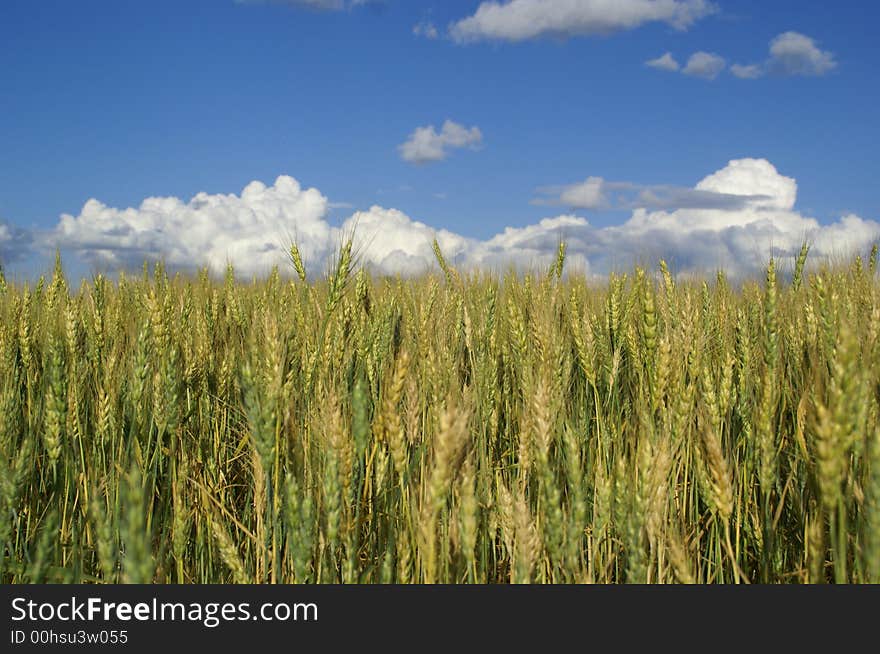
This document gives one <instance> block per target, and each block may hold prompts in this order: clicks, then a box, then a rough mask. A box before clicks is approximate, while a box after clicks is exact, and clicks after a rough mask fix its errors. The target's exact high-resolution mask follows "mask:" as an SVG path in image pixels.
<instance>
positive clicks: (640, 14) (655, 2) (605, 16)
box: [449, 0, 717, 43]
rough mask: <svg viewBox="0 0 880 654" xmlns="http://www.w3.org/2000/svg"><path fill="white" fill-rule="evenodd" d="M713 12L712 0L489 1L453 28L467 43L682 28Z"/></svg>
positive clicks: (455, 37)
mask: <svg viewBox="0 0 880 654" xmlns="http://www.w3.org/2000/svg"><path fill="white" fill-rule="evenodd" d="M715 11H717V8H716V6H715V5H714V4H713V3H712V2H709V1H708V0H615V1H614V2H610V1H609V0H563V1H561V2H552V3H550V2H546V0H508V1H507V2H497V1H489V2H482V3H481V4H480V6H479V7H478V8H477V11H476V12H475V13H474V14H473V15H472V16H468V17H467V18H464V19H462V20H459V21H458V22H456V23H453V24H452V25H451V26H450V30H449V32H450V35H451V37H452V39H453V40H454V41H457V42H459V43H466V42H472V41H483V40H490V41H525V40H528V39H535V38H542V37H556V38H568V37H573V36H592V35H604V34H612V33H614V32H620V31H623V30H631V29H635V28H637V27H640V26H641V25H645V24H647V23H656V22H661V23H666V24H668V25H671V26H672V27H674V28H676V29H680V30H684V29H687V28H688V27H690V26H691V25H693V24H694V23H695V22H697V21H698V20H700V19H701V18H704V17H705V16H708V15H710V14H712V13H714V12H715Z"/></svg>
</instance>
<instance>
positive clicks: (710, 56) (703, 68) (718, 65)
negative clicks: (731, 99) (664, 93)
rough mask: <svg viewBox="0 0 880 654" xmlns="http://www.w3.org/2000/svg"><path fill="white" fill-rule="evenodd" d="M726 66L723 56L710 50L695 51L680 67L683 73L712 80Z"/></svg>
mask: <svg viewBox="0 0 880 654" xmlns="http://www.w3.org/2000/svg"><path fill="white" fill-rule="evenodd" d="M726 67H727V62H726V61H725V60H724V57H721V56H719V55H717V54H715V53H712V52H695V53H694V54H692V55H691V56H690V59H688V62H687V64H686V65H685V67H684V68H682V69H681V72H682V73H684V74H685V75H692V76H694V77H701V78H703V79H708V80H713V79H715V78H716V77H718V76H719V75H720V74H721V73H722V72H723V71H724V69H725V68H726Z"/></svg>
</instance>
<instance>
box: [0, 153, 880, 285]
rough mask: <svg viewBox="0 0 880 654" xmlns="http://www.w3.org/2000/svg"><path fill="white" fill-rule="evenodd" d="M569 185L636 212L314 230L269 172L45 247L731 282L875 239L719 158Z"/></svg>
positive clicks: (398, 215)
mask: <svg viewBox="0 0 880 654" xmlns="http://www.w3.org/2000/svg"><path fill="white" fill-rule="evenodd" d="M574 186H575V187H576V188H579V189H580V191H582V192H583V193H582V195H573V196H571V197H570V199H574V200H576V201H580V202H581V204H591V205H596V204H600V203H601V201H602V199H603V198H604V199H605V201H610V200H611V199H613V198H611V197H610V196H611V195H612V192H620V191H623V192H625V193H627V194H629V195H628V197H630V198H631V199H630V200H628V201H631V202H633V203H634V206H636V208H635V209H633V210H632V213H631V215H630V217H629V218H628V219H627V220H626V221H625V222H624V223H622V224H619V225H613V226H606V227H597V226H594V225H592V224H591V223H590V222H589V221H588V220H587V219H586V218H584V217H581V216H577V215H573V214H570V213H567V214H563V215H560V216H556V217H552V218H546V219H544V220H541V221H540V222H538V223H535V224H532V225H527V226H525V227H508V228H506V229H505V230H503V231H502V232H500V233H499V234H497V235H495V236H493V237H492V238H489V239H487V240H478V239H473V238H468V237H466V236H463V235H461V234H456V233H454V232H451V231H447V230H442V229H440V230H438V229H435V228H433V227H431V226H429V225H427V224H425V223H422V222H419V221H417V220H413V219H412V218H411V217H409V216H407V215H406V214H405V213H403V212H401V211H399V210H396V209H390V208H385V207H380V206H374V207H371V208H370V209H369V210H367V211H359V212H356V213H354V214H353V215H352V216H351V217H350V218H348V219H347V220H346V221H345V222H344V223H343V224H342V225H341V226H340V227H334V226H331V225H330V223H329V222H328V221H327V215H328V210H329V209H328V201H327V198H325V197H324V196H323V195H322V194H321V193H320V192H319V191H318V190H317V189H314V188H309V189H304V188H303V187H301V186H300V184H299V183H298V182H297V181H296V180H294V179H292V178H290V177H286V176H282V177H279V178H278V179H277V180H276V181H275V183H274V185H272V186H266V185H264V184H262V183H260V182H252V183H251V184H249V185H248V186H246V187H245V189H244V190H243V191H242V192H241V194H240V195H208V194H205V193H200V194H198V195H196V196H195V197H193V198H192V199H191V200H190V201H188V202H183V201H181V200H179V199H177V198H148V199H147V200H144V202H143V203H141V205H140V207H137V208H129V209H117V208H112V207H108V206H106V205H104V204H102V203H101V202H99V201H97V200H90V201H89V202H87V203H86V204H85V206H84V207H83V208H82V210H81V211H80V213H79V215H77V216H73V215H64V216H62V218H61V221H60V223H59V224H58V226H57V228H56V229H55V231H54V233H53V234H52V239H51V241H52V243H51V245H53V246H60V247H65V248H71V249H74V250H76V251H77V252H79V253H80V255H81V256H83V257H84V258H85V259H86V260H88V261H90V262H93V263H98V264H102V265H106V266H115V267H119V266H124V267H130V268H138V267H139V266H140V265H141V263H142V262H143V261H144V259H145V258H147V259H159V258H161V259H164V260H165V261H166V262H167V263H168V264H169V265H172V266H175V267H179V268H188V269H192V268H193V267H196V266H208V267H209V268H210V269H211V270H212V271H214V272H215V273H217V274H219V273H222V271H223V270H224V269H225V267H226V264H227V262H231V263H233V264H234V265H235V266H236V268H237V269H238V270H240V271H242V272H244V273H246V274H262V273H265V272H266V271H268V270H269V268H270V266H272V265H275V264H284V263H285V262H286V249H287V247H288V245H289V244H290V242H291V241H292V240H293V239H294V238H295V239H296V241H297V242H298V244H299V246H300V249H301V250H302V252H303V255H304V258H305V259H306V263H307V266H308V267H309V269H310V270H311V271H312V272H313V273H320V272H323V270H324V269H325V266H326V265H327V264H328V261H329V259H330V257H331V255H332V253H333V252H335V251H336V248H337V247H338V246H339V245H340V244H341V242H342V241H343V240H344V239H345V238H346V237H347V236H348V235H351V234H354V237H355V250H356V252H357V253H358V257H359V259H358V260H359V262H360V263H361V264H362V265H365V266H367V267H368V268H371V269H373V270H375V271H377V272H380V273H384V274H396V273H401V274H405V275H410V274H419V273H421V272H424V271H426V270H429V269H432V268H434V267H435V265H436V264H435V262H434V255H433V252H432V250H431V243H432V241H433V239H434V238H437V240H438V242H439V243H440V246H441V248H442V249H443V251H444V253H445V255H446V257H447V258H448V259H449V260H450V261H451V262H452V263H453V264H454V265H456V266H459V267H461V268H473V267H479V268H485V269H503V268H506V267H508V266H510V265H516V266H520V267H530V266H541V267H544V266H546V265H549V263H550V262H551V261H552V260H553V258H554V256H555V252H556V248H557V245H558V243H559V240H560V239H565V241H566V242H567V244H568V255H569V261H570V262H571V263H572V264H573V267H574V269H577V270H581V271H584V272H587V273H588V274H596V275H604V274H606V273H607V272H608V271H609V270H610V269H614V268H627V267H629V266H631V265H632V263H633V262H634V261H642V262H646V263H652V262H656V261H657V260H658V259H659V258H661V257H662V258H665V259H667V261H669V263H670V265H673V266H674V267H675V269H676V270H677V271H679V272H682V273H691V272H693V273H700V272H710V273H711V272H712V271H714V270H716V269H718V268H724V269H726V270H727V272H728V273H729V274H730V275H731V276H734V277H736V276H742V275H747V274H758V273H759V272H760V270H761V269H762V267H763V266H765V265H766V262H767V259H768V257H769V256H771V255H772V256H775V257H777V258H778V259H780V260H781V261H782V262H783V265H784V264H785V262H793V260H794V257H796V256H797V252H798V250H799V249H800V247H801V244H802V243H803V242H804V241H805V240H806V241H808V242H810V243H811V244H812V246H813V249H812V255H811V256H812V257H813V258H814V259H821V258H822V257H832V258H836V257H841V256H846V255H848V254H850V253H851V252H852V250H853V249H862V250H866V249H868V248H869V247H870V245H871V243H872V242H873V241H875V240H877V239H878V238H880V223H877V222H875V221H872V220H866V219H863V218H861V217H859V216H855V215H847V216H843V217H841V218H840V219H839V220H838V221H837V222H834V223H832V224H826V225H822V224H820V223H819V222H818V221H817V220H816V219H814V218H811V217H809V216H805V215H803V214H801V213H800V212H799V211H797V209H796V201H797V182H796V181H795V180H794V179H793V178H791V177H787V176H785V175H783V174H781V173H779V172H778V171H777V170H776V168H775V167H774V166H773V165H772V164H771V163H770V162H768V161H766V160H764V159H740V160H734V161H731V162H729V163H728V164H727V165H726V166H725V167H723V168H722V169H720V170H718V171H717V172H715V173H712V174H711V175H708V176H706V177H705V178H704V179H702V180H701V181H700V182H698V183H697V184H696V185H695V186H694V187H693V188H691V189H680V188H675V187H667V186H638V185H634V184H630V183H626V182H607V181H605V180H603V179H602V178H592V181H590V180H587V182H585V183H584V184H580V185H574ZM563 188H564V187H559V189H563ZM563 194H564V192H563V191H561V190H560V191H559V196H560V197H561V196H562V195H563ZM652 195H653V198H655V199H653V200H652ZM656 198H659V199H656ZM638 205H641V206H638ZM673 205H676V206H673ZM9 233H10V232H8V231H6V232H4V231H3V230H2V228H0V247H3V244H4V243H8V242H9V237H8V234H9Z"/></svg>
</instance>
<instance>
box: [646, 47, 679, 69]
mask: <svg viewBox="0 0 880 654" xmlns="http://www.w3.org/2000/svg"><path fill="white" fill-rule="evenodd" d="M645 65H646V66H650V67H651V68H656V69H658V70H668V71H669V72H672V73H675V72H677V71H678V70H679V69H680V68H681V66H680V65H679V63H678V62H677V61H676V60H675V57H673V56H672V53H671V52H667V53H666V54H664V55H662V56H660V57H657V58H656V59H651V60H650V61H646V62H645Z"/></svg>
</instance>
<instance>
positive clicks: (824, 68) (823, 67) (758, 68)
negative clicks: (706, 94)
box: [730, 32, 837, 79]
mask: <svg viewBox="0 0 880 654" xmlns="http://www.w3.org/2000/svg"><path fill="white" fill-rule="evenodd" d="M835 68H837V61H836V60H835V58H834V55H833V54H832V53H831V52H828V51H826V50H820V49H819V47H818V46H817V45H816V42H815V41H814V40H813V39H811V38H810V37H809V36H805V35H804V34H800V33H798V32H785V33H783V34H780V35H779V36H777V37H775V38H774V39H773V40H772V41H770V56H769V57H768V58H767V60H766V61H765V62H763V63H761V64H751V65H748V66H742V65H739V64H734V65H733V66H731V68H730V70H731V72H732V73H733V74H734V75H736V76H737V77H740V78H743V79H756V78H758V77H763V76H764V75H767V74H774V75H784V76H797V75H799V76H814V77H815V76H821V75H825V74H826V73H828V72H830V71H832V70H834V69H835Z"/></svg>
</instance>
